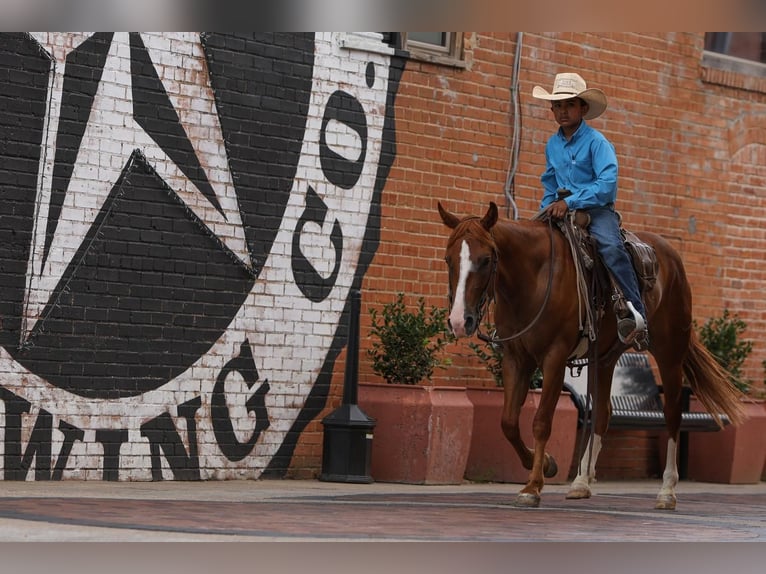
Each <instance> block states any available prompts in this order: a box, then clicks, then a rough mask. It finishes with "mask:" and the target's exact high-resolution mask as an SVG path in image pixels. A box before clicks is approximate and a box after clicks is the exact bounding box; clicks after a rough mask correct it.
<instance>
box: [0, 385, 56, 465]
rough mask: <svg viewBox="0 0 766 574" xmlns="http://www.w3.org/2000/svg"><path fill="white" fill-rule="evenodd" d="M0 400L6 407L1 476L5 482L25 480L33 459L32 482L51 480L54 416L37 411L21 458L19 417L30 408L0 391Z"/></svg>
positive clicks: (20, 425)
mask: <svg viewBox="0 0 766 574" xmlns="http://www.w3.org/2000/svg"><path fill="white" fill-rule="evenodd" d="M0 400H2V401H3V402H4V403H5V441H4V453H3V472H4V478H5V480H25V479H26V477H27V473H28V472H29V468H30V467H31V466H32V459H33V458H35V459H36V464H35V480H50V478H51V444H52V441H53V415H51V414H50V413H49V412H48V411H46V410H44V409H40V411H39V413H38V415H37V419H36V420H35V426H34V427H33V428H32V433H31V434H30V436H29V442H28V443H27V447H26V449H24V455H23V456H22V454H21V429H22V417H21V415H23V414H25V413H28V412H29V409H30V407H31V406H32V405H31V403H30V402H29V401H27V400H26V399H23V398H21V397H19V396H18V395H15V394H13V393H12V392H10V391H9V390H7V389H5V388H3V387H0Z"/></svg>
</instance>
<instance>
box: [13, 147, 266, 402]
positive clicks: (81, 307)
mask: <svg viewBox="0 0 766 574" xmlns="http://www.w3.org/2000/svg"><path fill="white" fill-rule="evenodd" d="M253 281H254V278H253V277H252V275H250V274H249V273H248V272H247V270H246V269H245V268H244V267H243V266H242V265H241V262H239V261H238V260H236V258H233V257H232V256H231V253H230V252H229V251H228V250H226V249H225V248H223V247H222V246H221V244H220V242H219V241H216V240H215V238H214V237H212V236H211V235H210V232H209V230H208V229H207V228H206V227H204V226H203V225H201V224H200V222H199V220H198V219H197V218H196V216H195V215H194V214H193V213H192V212H190V211H189V210H188V208H186V207H185V205H184V204H183V202H182V201H181V200H180V199H179V198H178V197H177V196H176V195H175V194H174V193H173V192H172V190H170V189H169V188H167V186H165V185H164V183H163V182H162V180H161V179H160V178H159V176H158V175H157V174H156V173H155V172H154V171H153V170H152V169H151V166H149V165H148V164H147V163H146V161H145V160H144V159H143V157H142V156H141V155H140V154H134V156H133V157H132V158H131V160H130V161H129V163H128V165H127V166H126V168H125V170H124V171H123V175H122V176H121V177H120V180H119V181H118V183H117V185H115V187H114V189H113V190H112V192H111V194H110V196H109V198H108V199H107V201H106V202H105V203H104V207H103V208H102V211H101V212H100V213H99V215H98V216H97V218H96V220H95V221H94V223H93V225H92V227H91V230H90V231H89V233H88V235H87V237H86V239H85V240H84V241H83V243H82V245H81V246H80V249H79V250H78V252H77V253H76V255H75V257H74V258H73V259H72V262H71V264H70V266H69V268H68V269H67V271H66V272H65V274H64V276H63V277H62V279H61V281H60V283H59V285H58V286H57V288H56V291H55V293H54V294H53V296H52V297H51V301H50V302H49V303H48V305H47V306H46V308H45V309H44V310H43V313H42V316H43V317H44V319H42V320H40V321H38V322H37V324H36V325H35V328H34V330H33V333H32V335H31V337H30V340H29V342H28V343H29V344H28V345H27V346H26V347H25V348H23V349H21V350H18V349H9V352H10V353H11V354H12V355H13V356H14V358H15V359H16V360H17V361H18V362H20V363H21V364H22V365H24V366H25V367H26V368H28V369H29V370H31V371H33V372H34V373H36V374H37V375H39V376H41V377H43V378H44V379H45V380H47V381H48V382H49V383H51V384H53V385H56V386H57V387H59V388H62V389H64V390H67V391H69V392H72V393H75V394H77V395H80V396H83V397H89V398H98V399H114V398H120V397H129V396H135V395H140V394H142V393H144V392H147V391H149V390H152V389H156V388H157V387H159V386H161V385H163V384H164V383H166V382H167V381H169V380H171V379H173V378H174V377H176V376H177V375H179V374H181V373H182V372H184V371H185V370H186V369H187V368H188V367H189V366H191V365H192V364H193V363H194V362H195V361H196V360H197V359H198V358H199V357H200V356H201V355H203V354H205V353H206V352H207V351H208V350H209V349H210V347H211V346H212V345H213V344H214V343H215V341H217V340H218V338H219V337H220V335H221V334H222V333H223V332H224V331H225V330H226V328H227V327H228V326H229V324H230V323H231V319H232V317H234V315H235V314H236V313H237V311H238V310H239V308H240V307H241V305H242V303H243V302H244V300H245V298H246V297H247V294H248V293H249V291H250V289H251V287H252V285H253Z"/></svg>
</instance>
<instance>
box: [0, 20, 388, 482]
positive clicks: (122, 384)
mask: <svg viewBox="0 0 766 574" xmlns="http://www.w3.org/2000/svg"><path fill="white" fill-rule="evenodd" d="M351 39H352V40H353V41H349V37H348V36H347V35H343V34H330V33H327V34H265V33H256V34H236V35H235V34H218V33H205V34H199V33H169V34H144V33H140V34H139V33H96V34H76V33H34V34H2V35H0V134H2V137H0V282H1V286H2V288H1V289H0V321H2V323H1V325H0V346H1V348H0V415H1V418H0V421H2V425H1V427H0V428H1V429H2V432H3V439H2V444H3V455H2V458H1V459H0V464H1V465H2V473H3V477H4V478H5V479H16V480H34V479H36V480H47V479H72V478H83V479H106V480H151V479H154V480H160V479H192V480H193V479H228V478H240V477H248V478H256V477H258V476H261V475H262V474H263V473H264V472H266V473H274V474H279V473H281V472H283V471H284V469H285V468H286V465H287V464H288V462H289V459H290V455H291V453H292V449H293V447H294V445H295V442H296V440H297V437H298V435H299V434H300V431H301V429H302V428H303V426H304V425H305V424H306V423H307V422H308V421H309V420H311V418H312V417H313V416H315V415H316V414H317V413H318V412H319V410H321V408H322V407H323V406H324V402H325V398H326V394H327V388H328V386H329V378H330V373H331V371H332V365H333V362H334V359H335V357H336V356H337V354H338V352H339V349H340V347H341V346H342V344H343V339H344V337H345V329H344V325H345V321H344V313H345V312H346V309H347V307H346V303H347V299H348V293H349V290H350V289H351V288H352V287H353V286H355V285H356V286H358V285H359V283H360V281H361V278H362V276H363V274H364V271H365V270H366V267H367V265H368V264H369V261H370V259H371V257H372V254H373V253H374V251H375V249H376V247H377V237H378V234H377V227H378V225H379V222H378V214H379V202H380V193H381V191H382V188H383V185H384V183H385V179H386V176H387V174H388V169H389V167H390V165H391V163H392V160H393V127H394V126H393V99H394V96H395V94H396V89H397V86H398V79H399V76H400V73H401V63H400V62H399V61H398V59H397V58H395V57H394V56H393V55H392V51H391V50H390V49H389V48H388V46H386V45H385V44H383V43H382V39H381V38H380V37H379V35H375V34H364V35H359V36H355V37H352V38H351Z"/></svg>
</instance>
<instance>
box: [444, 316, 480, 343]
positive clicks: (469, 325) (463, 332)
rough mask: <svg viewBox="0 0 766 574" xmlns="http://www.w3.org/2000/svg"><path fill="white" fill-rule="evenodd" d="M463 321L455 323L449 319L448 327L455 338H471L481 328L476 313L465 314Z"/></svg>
mask: <svg viewBox="0 0 766 574" xmlns="http://www.w3.org/2000/svg"><path fill="white" fill-rule="evenodd" d="M461 319H462V320H458V321H455V322H454V323H453V321H452V318H451V317H450V318H448V319H447V325H448V326H449V328H450V331H451V332H452V334H453V335H455V337H470V336H471V335H473V333H474V331H476V328H477V327H478V326H479V321H478V319H477V318H476V315H475V314H474V313H465V314H464V315H463V316H462V317H461Z"/></svg>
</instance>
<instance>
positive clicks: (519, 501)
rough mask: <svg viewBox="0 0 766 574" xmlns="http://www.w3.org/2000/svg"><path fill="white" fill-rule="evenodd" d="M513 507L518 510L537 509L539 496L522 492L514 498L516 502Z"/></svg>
mask: <svg viewBox="0 0 766 574" xmlns="http://www.w3.org/2000/svg"><path fill="white" fill-rule="evenodd" d="M513 505H514V506H517V507H519V508H537V507H538V506H540V495H539V494H529V493H528V492H522V493H520V494H519V495H518V496H517V497H516V502H514V503H513Z"/></svg>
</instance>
